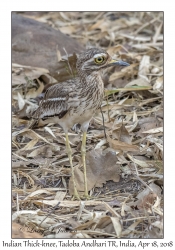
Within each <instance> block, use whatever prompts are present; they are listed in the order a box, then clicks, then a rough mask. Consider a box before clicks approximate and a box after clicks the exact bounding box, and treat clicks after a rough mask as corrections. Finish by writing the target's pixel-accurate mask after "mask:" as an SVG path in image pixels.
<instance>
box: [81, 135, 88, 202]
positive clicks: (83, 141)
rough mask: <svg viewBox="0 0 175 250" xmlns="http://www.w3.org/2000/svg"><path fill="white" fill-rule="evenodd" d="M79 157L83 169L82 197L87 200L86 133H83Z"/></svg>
mask: <svg viewBox="0 0 175 250" xmlns="http://www.w3.org/2000/svg"><path fill="white" fill-rule="evenodd" d="M81 155H82V161H83V169H84V196H85V198H89V195H88V189H87V177H86V132H83V138H82V145H81Z"/></svg>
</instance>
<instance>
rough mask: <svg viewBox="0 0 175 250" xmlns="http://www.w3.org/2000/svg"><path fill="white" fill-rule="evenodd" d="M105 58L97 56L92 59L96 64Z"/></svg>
mask: <svg viewBox="0 0 175 250" xmlns="http://www.w3.org/2000/svg"><path fill="white" fill-rule="evenodd" d="M104 60H105V58H104V56H98V57H96V58H95V59H94V61H95V63H97V64H101V63H102V62H104Z"/></svg>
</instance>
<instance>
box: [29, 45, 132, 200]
mask: <svg viewBox="0 0 175 250" xmlns="http://www.w3.org/2000/svg"><path fill="white" fill-rule="evenodd" d="M112 65H120V66H128V65H129V64H128V63H125V62H122V61H116V60H113V59H112V58H111V56H110V55H109V54H108V53H107V52H106V51H104V50H103V49H98V48H91V49H88V50H86V51H85V52H83V53H82V54H80V55H79V57H78V60H77V64H76V68H77V74H78V77H76V78H74V79H71V80H68V81H66V82H63V83H62V84H60V83H59V84H56V85H54V86H51V87H50V88H49V89H47V91H46V93H45V96H44V98H43V100H42V101H41V102H40V104H39V107H38V109H37V110H36V111H35V112H34V114H33V118H34V119H35V121H37V122H39V123H40V124H41V125H44V124H48V123H50V122H52V123H58V124H59V125H60V126H61V127H62V128H63V130H64V132H65V134H66V147H67V152H68V156H69V160H70V165H71V168H72V177H73V182H74V196H75V197H76V198H79V195H78V192H77V189H76V183H75V179H74V172H73V165H72V156H71V154H72V153H71V149H70V145H69V141H68V134H67V133H68V130H69V129H70V128H71V127H72V126H73V125H74V124H76V123H79V124H81V130H82V131H83V140H82V148H81V153H82V159H83V166H84V176H85V180H84V182H85V196H86V197H87V196H88V190H87V183H86V163H85V152H86V150H85V141H86V132H87V129H88V126H89V122H90V120H91V118H92V116H93V115H94V113H95V111H96V110H97V109H98V108H99V107H100V105H101V102H102V100H103V93H104V86H103V81H102V78H101V75H100V70H101V69H104V68H106V67H108V66H112Z"/></svg>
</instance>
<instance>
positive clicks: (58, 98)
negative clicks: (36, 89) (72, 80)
mask: <svg viewBox="0 0 175 250" xmlns="http://www.w3.org/2000/svg"><path fill="white" fill-rule="evenodd" d="M65 100H66V97H57V98H49V99H47V100H43V102H47V101H51V102H53V101H65Z"/></svg>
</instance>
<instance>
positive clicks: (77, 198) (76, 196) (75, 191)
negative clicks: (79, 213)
mask: <svg viewBox="0 0 175 250" xmlns="http://www.w3.org/2000/svg"><path fill="white" fill-rule="evenodd" d="M72 200H79V201H81V199H80V196H79V194H78V191H77V190H74V194H73V197H72Z"/></svg>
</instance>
